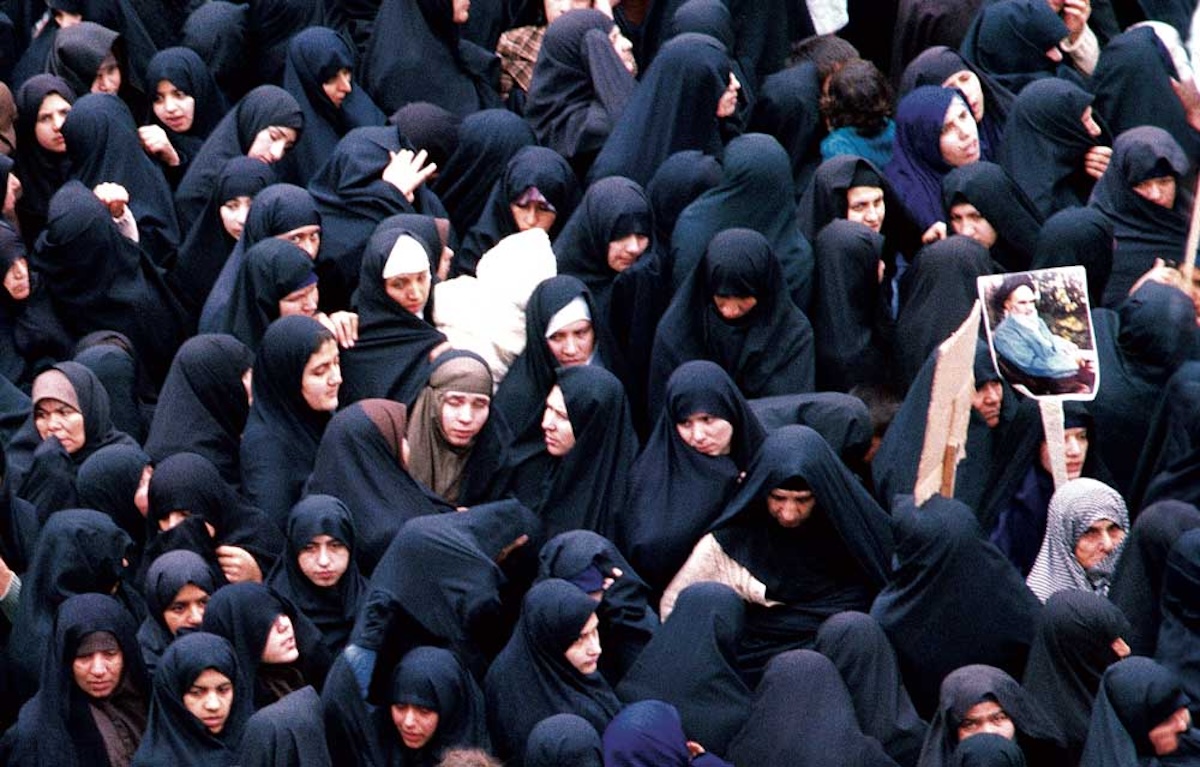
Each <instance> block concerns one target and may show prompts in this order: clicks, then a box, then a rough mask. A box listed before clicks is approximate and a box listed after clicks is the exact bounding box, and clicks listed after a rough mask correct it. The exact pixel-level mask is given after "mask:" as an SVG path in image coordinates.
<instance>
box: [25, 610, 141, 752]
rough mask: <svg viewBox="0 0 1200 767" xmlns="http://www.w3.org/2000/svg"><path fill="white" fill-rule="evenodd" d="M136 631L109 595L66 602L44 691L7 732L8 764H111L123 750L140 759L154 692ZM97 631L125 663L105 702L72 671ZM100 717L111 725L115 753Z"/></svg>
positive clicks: (49, 657)
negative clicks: (136, 753)
mask: <svg viewBox="0 0 1200 767" xmlns="http://www.w3.org/2000/svg"><path fill="white" fill-rule="evenodd" d="M134 631H135V624H134V620H133V617H132V616H131V615H130V614H129V612H128V611H127V610H126V609H125V607H124V606H122V605H121V603H120V602H118V601H117V600H115V599H113V598H112V597H110V596H108V595H106V594H77V595H76V596H73V597H70V598H69V599H67V600H66V601H65V602H63V603H62V605H61V606H60V607H59V608H58V611H57V615H56V617H55V619H54V632H53V634H52V635H51V636H48V637H47V640H48V642H49V647H48V648H47V650H46V655H45V660H44V662H43V664H42V676H41V685H40V687H39V689H38V693H37V695H36V696H34V698H33V699H32V700H30V701H29V702H28V703H26V704H25V706H23V707H22V709H21V716H20V719H19V720H18V721H17V724H16V725H15V727H14V728H13V730H11V731H10V732H9V733H7V734H6V735H5V742H6V743H11V744H12V745H13V749H12V751H11V752H10V753H9V754H8V758H9V760H10V761H9V762H8V763H9V764H14V765H16V764H29V765H56V767H57V766H58V765H61V766H62V767H83V765H108V764H110V760H109V756H110V754H112V753H114V752H115V753H122V751H123V752H124V754H123V755H124V756H125V757H126V758H128V757H129V756H131V755H132V754H133V752H134V750H136V749H137V744H138V741H139V740H140V738H141V736H142V730H144V729H145V726H146V709H147V707H148V695H149V692H150V678H149V676H148V675H147V674H146V668H145V666H143V665H142V661H141V656H140V654H139V653H138V645H137V640H136V639H135V638H134ZM96 632H103V633H105V634H108V635H109V637H108V638H109V639H111V640H115V642H116V644H117V648H118V649H119V650H120V652H121V657H122V663H123V665H122V669H121V674H120V678H119V680H118V682H117V683H116V686H115V687H114V689H113V690H112V692H110V693H109V694H108V695H106V696H105V697H104V698H96V697H93V696H92V695H90V694H89V693H87V692H85V691H84V690H83V689H82V688H81V687H80V686H79V684H78V683H77V682H76V678H75V675H74V673H73V672H72V665H73V663H74V661H75V659H76V656H77V655H81V653H80V649H81V646H82V645H83V644H84V642H85V641H86V640H87V638H88V637H89V636H91V635H92V634H94V633H96ZM82 654H90V653H86V651H85V653H82ZM97 720H99V721H103V722H105V724H106V725H107V729H109V732H108V733H107V736H108V737H109V738H112V739H113V740H114V743H113V746H114V748H113V749H109V748H108V745H109V744H108V743H106V738H105V733H103V732H102V730H101V728H100V726H98V724H97ZM14 740H15V743H14V742H13V741H14Z"/></svg>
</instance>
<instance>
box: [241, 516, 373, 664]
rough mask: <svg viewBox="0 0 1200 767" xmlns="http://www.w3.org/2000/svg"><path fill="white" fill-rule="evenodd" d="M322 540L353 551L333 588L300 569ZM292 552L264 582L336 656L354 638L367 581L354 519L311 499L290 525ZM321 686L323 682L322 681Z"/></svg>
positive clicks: (291, 518) (288, 551) (287, 552)
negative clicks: (307, 549) (304, 557)
mask: <svg viewBox="0 0 1200 767" xmlns="http://www.w3.org/2000/svg"><path fill="white" fill-rule="evenodd" d="M318 535H327V536H329V537H330V538H333V539H334V540H336V541H338V542H340V543H342V544H343V545H344V546H345V547H346V548H347V549H348V550H349V552H350V564H349V566H347V568H346V572H345V573H343V574H342V577H341V578H340V579H339V580H338V582H337V583H336V584H335V585H333V586H331V587H322V586H318V585H317V584H315V583H313V582H312V580H310V579H309V577H308V576H307V575H305V574H304V572H303V571H301V569H300V565H299V561H298V557H299V556H300V553H301V552H302V551H303V550H304V548H305V547H306V546H308V544H309V543H310V542H311V541H312V539H313V538H315V537H317V536H318ZM286 537H287V548H286V549H285V550H284V551H283V552H282V554H281V556H280V558H279V561H278V562H276V563H275V568H274V569H273V570H272V571H271V573H270V574H269V575H268V576H267V577H266V578H265V579H264V582H265V583H266V584H267V585H268V586H270V587H271V588H272V589H274V590H275V592H276V593H278V594H279V595H280V596H282V597H283V598H284V599H287V600H289V601H290V602H291V603H292V604H293V605H295V606H296V609H297V610H299V611H300V612H301V613H302V614H303V615H304V617H305V618H307V619H308V620H309V621H311V622H312V624H313V625H314V626H316V627H317V629H318V630H319V631H320V632H321V643H322V644H323V645H324V646H325V649H326V651H327V652H328V653H329V655H330V656H331V657H332V656H334V655H336V654H337V653H339V652H341V650H342V647H344V646H345V644H346V642H347V641H349V639H350V630H351V629H352V628H353V627H354V619H355V616H356V615H357V614H358V607H359V603H360V602H361V601H362V597H363V594H365V593H366V590H367V582H366V580H365V579H364V578H363V577H362V574H361V573H360V572H359V570H358V563H357V562H356V561H355V550H356V549H357V548H358V542H357V541H356V540H355V534H354V519H353V517H352V516H351V515H350V510H349V509H347V508H346V505H345V504H343V503H342V502H341V501H339V500H338V499H337V498H334V497H333V496H330V495H309V496H307V497H305V498H304V499H303V500H302V501H300V502H299V503H297V504H296V505H295V506H293V507H292V513H291V514H289V515H288V521H287V535H286ZM317 681H319V680H317Z"/></svg>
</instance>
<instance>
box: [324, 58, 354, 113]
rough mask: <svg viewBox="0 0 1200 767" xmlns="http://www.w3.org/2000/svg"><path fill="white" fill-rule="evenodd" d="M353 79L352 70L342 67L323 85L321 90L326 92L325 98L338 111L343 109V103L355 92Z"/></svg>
mask: <svg viewBox="0 0 1200 767" xmlns="http://www.w3.org/2000/svg"><path fill="white" fill-rule="evenodd" d="M351 78H352V75H351V73H350V70H349V69H347V68H346V67H342V68H341V69H339V70H338V71H337V72H336V73H334V75H333V77H331V78H329V79H328V80H326V81H325V82H323V83H321V90H323V91H325V98H327V99H329V100H330V101H331V102H332V103H333V105H334V106H335V107H337V108H338V109H341V108H342V102H343V101H345V100H346V97H347V96H349V95H350V92H351V91H353V90H354V86H353V85H352V84H351V82H350V81H351Z"/></svg>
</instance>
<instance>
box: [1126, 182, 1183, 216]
mask: <svg viewBox="0 0 1200 767" xmlns="http://www.w3.org/2000/svg"><path fill="white" fill-rule="evenodd" d="M1176 186H1177V185H1176V181H1175V177H1174V176H1157V177H1155V178H1148V179H1146V180H1145V181H1139V182H1138V183H1136V184H1134V185H1133V191H1134V192H1136V193H1137V195H1138V197H1141V198H1142V199H1143V200H1149V201H1150V202H1152V203H1154V204H1155V205H1158V206H1160V207H1163V208H1168V209H1170V208H1173V207H1175V194H1176Z"/></svg>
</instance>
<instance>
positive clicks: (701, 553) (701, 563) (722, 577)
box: [658, 533, 783, 621]
mask: <svg viewBox="0 0 1200 767" xmlns="http://www.w3.org/2000/svg"><path fill="white" fill-rule="evenodd" d="M700 581H716V582H717V583H721V584H724V585H726V586H728V587H729V588H731V589H733V590H734V591H736V592H737V595H738V596H739V597H741V598H742V601H744V602H750V603H752V604H756V605H763V606H765V607H775V606H776V605H781V604H783V603H782V602H776V601H774V600H772V599H767V586H766V584H765V583H763V582H762V581H760V580H758V579H757V578H755V577H754V576H753V575H751V574H750V571H749V570H747V569H746V568H745V567H742V566H741V565H740V564H738V563H737V561H736V560H734V559H733V558H732V557H730V556H729V555H728V554H726V553H725V550H724V549H722V548H721V544H720V543H718V542H717V538H716V536H714V535H713V534H712V533H709V534H708V535H706V536H704V537H703V538H701V539H700V541H699V542H698V543H697V544H696V546H695V547H694V548H693V549H692V553H691V555H690V556H688V558H687V561H686V562H684V563H683V567H681V568H679V572H677V573H676V574H675V577H674V578H672V579H671V582H670V583H669V584H667V589H666V591H664V592H663V597H662V601H661V602H660V603H659V612H658V614H659V615H660V616H662V620H664V621H665V620H666V619H667V616H668V615H670V614H671V611H672V610H674V609H675V600H676V598H678V597H679V594H680V592H682V591H683V590H684V589H686V588H687V587H688V586H691V585H692V584H693V583H699V582H700Z"/></svg>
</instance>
